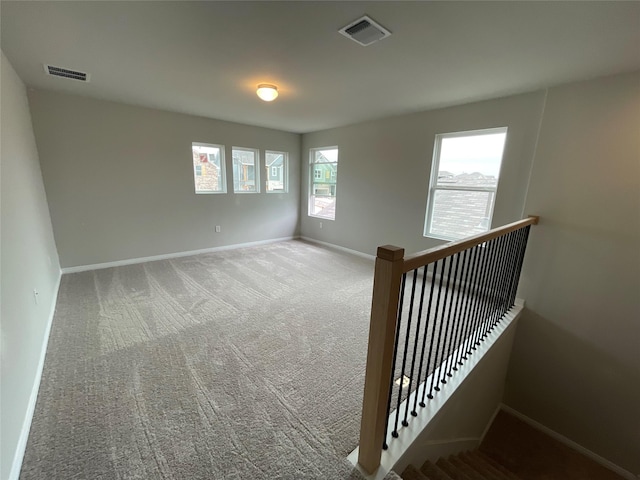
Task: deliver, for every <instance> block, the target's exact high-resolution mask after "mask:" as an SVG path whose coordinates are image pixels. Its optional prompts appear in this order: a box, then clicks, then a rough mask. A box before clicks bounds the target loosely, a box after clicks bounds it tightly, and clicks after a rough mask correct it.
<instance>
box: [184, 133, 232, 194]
mask: <svg viewBox="0 0 640 480" xmlns="http://www.w3.org/2000/svg"><path fill="white" fill-rule="evenodd" d="M193 147H209V148H217V149H218V150H219V151H220V185H222V190H206V191H202V190H201V191H198V190H197V189H196V184H195V182H196V178H197V175H196V168H195V167H196V166H195V165H194V166H193V189H194V191H195V192H196V195H219V194H226V193H227V172H226V163H225V155H224V154H225V149H224V145H218V144H215V143H202V142H191V155H192V158H193ZM191 164H192V165H193V160H191Z"/></svg>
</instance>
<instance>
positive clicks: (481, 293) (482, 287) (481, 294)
mask: <svg viewBox="0 0 640 480" xmlns="http://www.w3.org/2000/svg"><path fill="white" fill-rule="evenodd" d="M490 250H491V245H490V244H489V243H488V242H485V244H484V247H482V257H483V259H482V269H481V272H482V276H481V277H480V279H479V286H478V305H477V309H476V312H474V327H473V334H472V335H473V340H472V342H471V350H472V351H473V350H476V349H477V347H478V345H480V341H479V339H478V338H479V334H480V325H481V324H482V312H483V311H484V306H485V297H486V295H485V292H486V288H487V269H488V266H489V253H490Z"/></svg>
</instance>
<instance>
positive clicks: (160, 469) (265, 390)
mask: <svg viewBox="0 0 640 480" xmlns="http://www.w3.org/2000/svg"><path fill="white" fill-rule="evenodd" d="M372 280H373V262H372V261H371V260H367V259H363V258H360V257H356V256H352V255H349V254H345V253H341V252H337V251H334V250H331V249H327V248H322V247H318V246H315V245H312V244H309V243H306V242H303V241H289V242H281V243H276V244H271V245H266V246H260V247H255V248H245V249H239V250H228V251H222V252H216V253H210V254H204V255H198V256H192V257H183V258H177V259H171V260H163V261H156V262H147V263H144V264H137V265H130V266H122V267H116V268H108V269H103V270H96V271H90V272H83V273H75V274H66V275H64V276H63V277H62V281H61V286H60V292H59V297H58V303H57V307H56V312H55V316H54V321H53V326H52V331H51V337H50V340H49V345H48V350H47V357H46V361H45V368H44V372H43V378H42V383H41V387H40V392H39V396H38V401H37V405H36V411H35V415H34V419H33V423H32V427H31V432H30V436H29V441H28V445H27V450H26V454H25V458H24V462H23V467H22V471H21V476H20V478H21V479H22V480H29V479H65V480H67V479H354V480H355V479H359V478H361V477H360V475H359V474H358V472H357V471H355V470H353V469H352V467H351V466H350V465H349V464H348V463H347V462H346V461H345V460H344V459H345V457H346V456H347V454H348V453H349V452H350V451H351V450H352V449H353V448H355V447H356V444H357V441H358V431H359V424H360V408H361V402H362V388H363V378H364V369H365V360H366V343H367V335H368V322H369V311H370V304H371V289H372Z"/></svg>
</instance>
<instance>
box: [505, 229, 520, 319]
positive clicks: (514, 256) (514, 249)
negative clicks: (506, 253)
mask: <svg viewBox="0 0 640 480" xmlns="http://www.w3.org/2000/svg"><path fill="white" fill-rule="evenodd" d="M519 237H520V231H519V230H516V231H514V232H511V246H510V248H511V255H510V257H511V262H510V263H509V280H508V283H507V291H506V292H505V311H509V310H511V307H513V305H512V304H511V290H512V288H513V281H514V277H515V271H516V262H517V261H518V238H519Z"/></svg>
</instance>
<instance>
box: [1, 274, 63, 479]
mask: <svg viewBox="0 0 640 480" xmlns="http://www.w3.org/2000/svg"><path fill="white" fill-rule="evenodd" d="M61 278H62V272H60V273H59V274H58V280H57V281H56V285H55V287H54V288H53V296H52V299H51V311H50V312H49V318H48V319H47V325H46V327H45V330H44V337H43V339H42V347H41V349H40V359H39V361H38V368H37V370H36V376H35V378H34V379H33V386H32V387H31V395H29V403H28V404H27V411H26V413H25V416H24V421H23V423H22V430H21V432H20V437H19V438H18V444H17V445H16V451H15V453H14V455H13V463H12V464H11V471H10V472H9V478H8V479H7V480H18V478H19V477H20V470H21V468H22V460H23V459H24V454H25V451H26V449H27V440H28V439H29V431H30V430H31V421H32V420H33V414H34V412H35V409H36V401H37V400H38V392H39V390H40V381H41V379H42V370H43V369H44V360H45V357H46V355H47V345H48V344H49V334H50V333H51V325H52V324H53V316H54V314H55V312H56V303H57V301H58V291H59V290H60V279H61Z"/></svg>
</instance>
